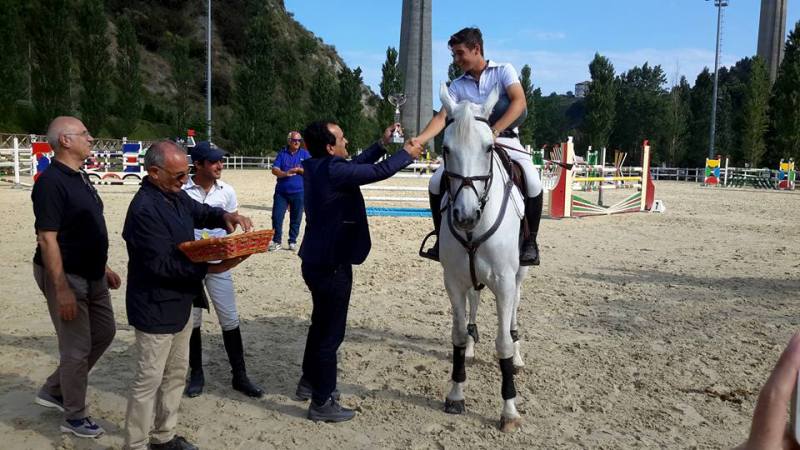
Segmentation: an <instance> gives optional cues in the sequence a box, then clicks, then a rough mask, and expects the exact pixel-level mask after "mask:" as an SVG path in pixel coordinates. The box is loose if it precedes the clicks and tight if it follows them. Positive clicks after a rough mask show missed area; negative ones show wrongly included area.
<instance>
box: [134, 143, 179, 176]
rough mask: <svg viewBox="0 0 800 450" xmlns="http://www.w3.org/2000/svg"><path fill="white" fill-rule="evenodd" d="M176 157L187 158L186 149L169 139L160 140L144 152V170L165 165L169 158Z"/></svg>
mask: <svg viewBox="0 0 800 450" xmlns="http://www.w3.org/2000/svg"><path fill="white" fill-rule="evenodd" d="M175 158H178V159H181V160H186V151H184V150H183V149H182V148H181V147H179V146H178V144H176V143H175V142H174V141H170V140H169V139H165V140H163V141H158V142H156V143H154V144H152V145H151V146H150V148H149V149H147V153H145V154H144V170H149V169H150V168H151V167H164V166H165V165H166V162H167V160H170V159H175Z"/></svg>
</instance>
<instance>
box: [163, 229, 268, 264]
mask: <svg viewBox="0 0 800 450" xmlns="http://www.w3.org/2000/svg"><path fill="white" fill-rule="evenodd" d="M273 234H275V230H260V231H251V232H249V233H239V234H231V235H229V236H225V237H223V238H208V239H200V240H197V241H188V242H183V243H181V244H179V245H178V248H179V249H180V250H181V251H182V252H183V253H184V254H186V256H187V257H189V259H190V260H191V261H192V262H195V263H201V262H208V261H218V260H222V259H230V258H236V257H238V256H245V255H252V254H253V253H264V252H266V251H267V247H269V242H270V241H271V240H272V235H273Z"/></svg>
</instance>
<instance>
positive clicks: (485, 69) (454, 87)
mask: <svg viewBox="0 0 800 450" xmlns="http://www.w3.org/2000/svg"><path fill="white" fill-rule="evenodd" d="M447 45H448V47H449V48H450V50H451V52H452V54H453V59H454V61H455V63H456V64H457V65H458V66H459V67H460V68H461V70H463V71H464V75H462V76H460V77H459V78H456V79H455V80H453V81H452V83H451V84H450V86H449V92H450V96H451V97H452V98H453V99H454V100H455V101H456V102H461V101H463V100H468V101H470V102H472V103H479V104H480V103H484V101H485V100H486V97H488V95H489V94H490V93H491V92H492V90H494V89H496V88H497V89H498V91H499V92H500V98H499V100H498V102H497V104H496V106H495V108H494V110H493V111H492V114H491V115H490V116H489V124H490V125H491V127H492V133H493V135H494V138H495V142H496V143H497V144H500V145H501V146H502V147H504V148H506V149H508V150H509V151H508V154H509V156H510V157H511V159H512V160H514V161H515V162H516V163H517V164H519V165H520V166H521V167H522V170H523V172H524V175H525V191H526V193H525V194H526V197H527V198H526V199H525V216H526V218H527V219H528V227H529V230H530V234H529V236H528V238H526V239H525V240H524V241H523V243H522V248H521V250H520V264H521V265H525V266H530V265H539V247H538V245H537V244H536V234H537V232H538V230H539V220H540V219H541V216H542V183H541V180H540V178H539V173H538V171H537V170H536V168H535V167H534V166H533V162H532V161H531V155H530V153H528V152H526V151H525V150H524V148H523V147H522V144H521V143H520V141H519V134H518V128H517V127H518V126H519V125H520V124H522V122H523V121H524V120H525V117H526V116H527V104H526V101H525V92H524V91H523V89H522V84H521V83H520V81H519V77H518V76H517V71H516V70H515V69H514V67H513V66H512V65H511V64H507V63H506V64H498V63H495V62H493V61H487V60H486V59H484V56H483V36H482V35H481V31H480V30H479V29H478V28H464V29H462V30H461V31H459V32H458V33H456V34H454V35H453V36H451V37H450V40H449V41H448V42H447ZM500 88H502V89H500ZM446 123H447V111H445V109H444V108H442V109H441V110H440V111H439V112H438V113H437V114H436V115H435V116H434V117H433V118H432V119H431V121H430V122H429V123H428V125H427V126H426V127H425V129H424V130H423V131H422V133H420V134H419V136H416V137H414V138H412V139H411V141H412V143H414V144H417V143H419V144H421V145H424V143H425V142H427V141H429V140H430V139H431V138H433V137H434V136H436V135H437V134H439V133H440V132H441V131H442V130H443V129H444V127H445V125H446ZM443 171H444V168H443V167H442V166H440V167H439V169H438V170H437V171H436V173H434V175H433V177H432V178H431V181H430V184H429V185H428V190H429V195H430V205H431V213H432V216H433V222H434V228H435V230H436V235H437V236H438V234H439V228H440V225H441V222H442V212H441V203H442V195H443V193H442V190H441V179H442V172H443ZM423 256H425V257H427V258H430V259H433V260H435V261H438V260H439V242H438V239H437V242H436V243H435V244H434V245H433V247H432V248H430V249H429V250H427V252H425V253H424V255H423Z"/></svg>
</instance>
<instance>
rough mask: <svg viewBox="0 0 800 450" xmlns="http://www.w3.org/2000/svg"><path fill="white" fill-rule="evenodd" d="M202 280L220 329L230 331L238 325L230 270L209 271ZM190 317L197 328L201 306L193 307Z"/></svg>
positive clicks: (237, 313) (200, 318)
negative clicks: (220, 271)
mask: <svg viewBox="0 0 800 450" xmlns="http://www.w3.org/2000/svg"><path fill="white" fill-rule="evenodd" d="M203 282H204V283H205V285H206V292H208V297H209V299H210V300H211V303H212V304H213V305H214V311H216V313H217V319H218V320H219V326H220V327H221V328H222V331H230V330H233V329H235V328H237V327H238V326H239V312H238V311H236V295H235V293H234V290H233V276H232V275H231V271H230V270H227V271H225V272H222V273H209V274H208V275H206V278H205V280H203ZM192 317H193V319H194V327H195V328H198V327H199V326H200V324H202V323H203V308H193V310H192Z"/></svg>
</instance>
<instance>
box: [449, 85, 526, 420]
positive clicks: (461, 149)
mask: <svg viewBox="0 0 800 450" xmlns="http://www.w3.org/2000/svg"><path fill="white" fill-rule="evenodd" d="M497 97H498V94H497V91H494V92H493V93H491V94H490V95H489V98H488V99H487V101H486V103H484V104H483V105H475V104H472V103H469V102H466V101H462V102H460V103H458V104H456V103H455V101H454V100H453V99H452V98H451V97H450V95H449V93H448V92H447V87H446V86H445V85H444V84H442V88H441V90H440V98H441V101H442V105H443V107H444V108H445V110H446V111H447V117H448V118H449V119H448V121H449V124H448V126H447V127H446V128H445V132H444V145H443V157H444V167H445V173H444V177H445V179H446V180H447V183H446V184H447V195H445V200H444V201H443V208H445V210H444V211H443V217H442V227H441V231H440V232H439V234H440V238H439V239H440V244H439V245H440V260H441V264H442V267H443V268H444V284H445V288H446V289H447V294H448V295H449V297H450V303H451V304H452V310H453V373H452V387H451V389H450V392H449V393H448V394H447V399H446V400H445V411H446V412H448V413H452V414H461V413H463V412H464V411H465V404H464V391H463V386H464V382H465V381H466V369H465V356H466V351H467V345H468V344H469V345H470V351H472V344H473V340H474V338H477V329H476V327H475V325H474V323H475V315H476V313H477V306H478V303H479V302H480V292H479V291H480V288H482V287H483V285H485V286H487V287H488V288H489V289H490V290H491V291H492V293H494V295H495V297H496V300H497V318H498V323H497V339H496V340H495V348H496V350H497V356H498V358H499V360H500V370H501V372H502V376H503V383H502V397H503V410H502V413H501V416H500V429H501V430H503V431H513V430H515V429H517V428H519V427H520V426H521V424H522V419H521V417H520V415H519V413H518V412H517V408H516V404H515V399H516V389H515V387H514V372H515V371H516V369H515V366H516V367H520V366H522V365H523V362H522V358H521V357H520V354H519V342H517V335H518V334H517V307H518V306H519V300H520V286H521V284H522V280H523V278H524V277H525V274H526V272H527V268H526V267H524V266H520V265H519V244H520V241H519V234H520V218H521V214H520V213H519V211H518V210H517V208H516V207H515V206H514V205H513V203H514V197H519V195H520V194H519V192H518V191H517V188H516V187H515V186H513V184H512V183H511V182H510V181H509V176H508V174H507V172H506V169H505V168H504V167H503V164H502V163H501V161H500V158H499V157H498V156H497V155H496V154H495V152H494V151H493V150H492V148H493V142H494V141H493V139H492V131H491V128H490V127H489V123H488V121H487V117H489V113H490V112H491V111H492V108H493V107H494V104H495V103H496V102H497ZM467 302H469V304H470V322H469V328H470V330H469V332H468V329H467V325H468V323H467ZM473 337H474V338H473Z"/></svg>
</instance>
